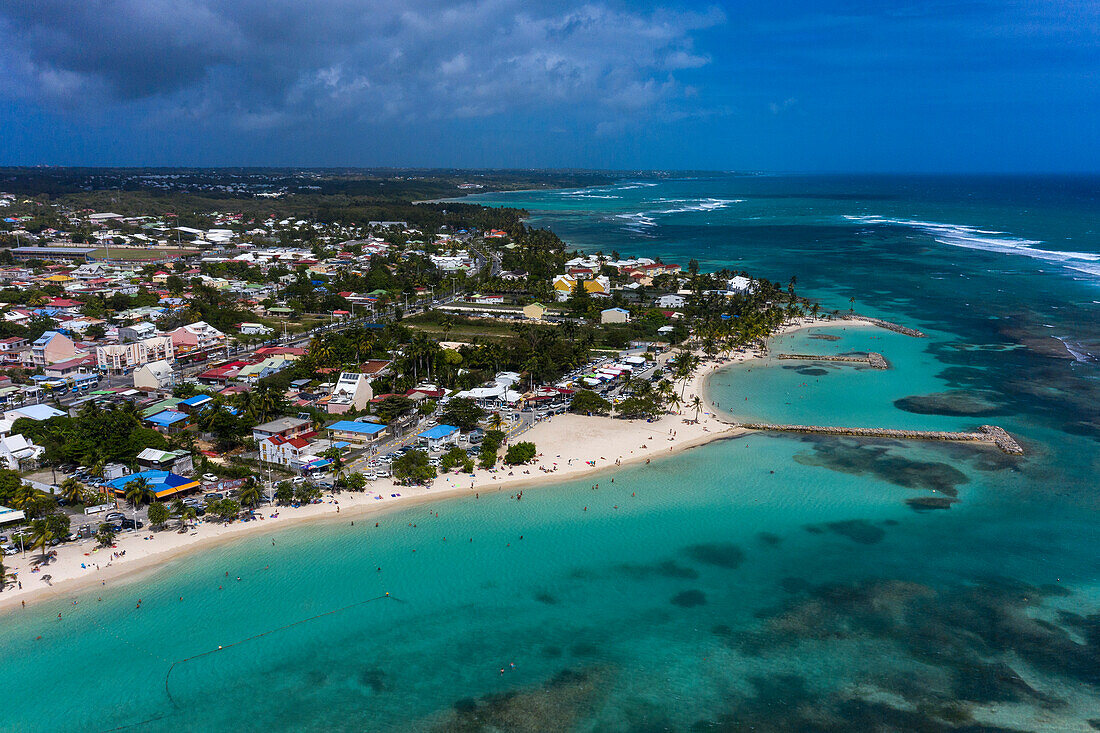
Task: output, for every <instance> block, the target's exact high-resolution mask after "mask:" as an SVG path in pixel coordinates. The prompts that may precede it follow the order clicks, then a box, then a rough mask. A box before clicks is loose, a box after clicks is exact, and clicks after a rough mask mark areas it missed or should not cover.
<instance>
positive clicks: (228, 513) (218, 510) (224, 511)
mask: <svg viewBox="0 0 1100 733" xmlns="http://www.w3.org/2000/svg"><path fill="white" fill-rule="evenodd" d="M206 511H207V512H208V513H210V514H213V515H214V516H215V517H217V518H218V519H220V520H222V521H223V522H225V521H229V520H230V519H234V518H236V516H237V515H238V514H240V513H241V505H240V503H238V502H237V501H236V500H235V499H229V498H225V499H218V500H217V501H212V502H210V503H209V504H207V505H206Z"/></svg>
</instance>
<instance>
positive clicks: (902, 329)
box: [846, 314, 928, 339]
mask: <svg viewBox="0 0 1100 733" xmlns="http://www.w3.org/2000/svg"><path fill="white" fill-rule="evenodd" d="M846 317H847V318H852V319H854V320H857V321H863V322H865V323H871V324H874V325H876V326H878V327H879V328H885V329H886V330H887V331H893V332H894V333H900V334H904V335H906V336H913V337H915V338H919V339H923V338H928V334H926V333H924V332H923V331H918V330H917V329H915V328H909V327H908V326H899V325H898V324H896V323H891V322H890V321H884V320H882V319H881V318H871V317H870V316H860V315H855V314H853V315H850V316H846Z"/></svg>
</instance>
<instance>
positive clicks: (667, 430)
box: [0, 319, 871, 610]
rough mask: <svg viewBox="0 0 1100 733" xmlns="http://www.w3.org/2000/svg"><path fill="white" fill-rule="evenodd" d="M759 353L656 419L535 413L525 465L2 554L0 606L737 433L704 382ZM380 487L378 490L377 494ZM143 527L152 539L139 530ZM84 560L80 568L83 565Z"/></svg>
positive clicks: (570, 476) (706, 370) (703, 372)
mask: <svg viewBox="0 0 1100 733" xmlns="http://www.w3.org/2000/svg"><path fill="white" fill-rule="evenodd" d="M812 326H828V327H836V328H840V327H853V326H856V327H862V328H866V327H871V326H870V324H867V323H865V322H861V321H856V320H848V319H838V320H832V321H824V320H816V321H814V320H811V319H805V320H802V321H797V322H795V323H792V324H790V325H787V326H785V327H783V328H782V329H780V330H779V332H778V333H779V334H783V333H790V332H792V331H795V330H798V329H802V328H808V327H812ZM760 356H761V354H759V353H756V352H747V353H744V354H734V355H733V357H732V358H731V359H718V360H709V361H706V362H704V363H703V364H702V365H701V366H700V368H699V369H697V370H696V373H695V374H694V375H693V376H692V378H691V379H690V380H689V381H688V384H687V385H686V387H685V388H684V390H683V394H684V399H685V403H684V404H683V405H682V406H681V407H680V410H679V412H678V413H673V414H668V415H664V416H662V417H661V418H660V419H659V420H656V421H654V422H646V421H644V420H618V419H612V418H607V417H584V416H581V415H572V414H566V415H558V416H555V417H553V418H551V419H548V420H545V421H542V422H540V423H538V424H536V425H535V426H534V427H532V428H531V429H530V430H529V431H528V432H526V433H525V434H523V435H522V436H521V437H519V438H518V440H525V441H531V442H533V443H534V444H535V445H536V446H537V447H538V449H539V451H540V453H539V456H538V457H537V459H536V461H535V462H534V463H533V464H532V465H530V466H525V467H516V468H512V469H503V470H502V469H496V470H494V471H485V470H481V469H479V470H477V471H475V473H474V474H472V475H471V474H449V475H447V476H440V477H439V478H437V479H436V480H435V482H434V484H433V485H432V487H430V488H428V487H408V486H394V485H393V483H392V482H391V481H389V480H379V481H375V482H373V483H372V484H370V485H368V490H367V491H366V492H364V493H361V494H352V493H348V492H344V493H342V494H339V495H338V496H337V497H335V501H334V500H333V498H331V497H326V498H325V501H324V502H323V503H321V504H313V505H310V506H305V507H300V508H298V509H293V508H290V507H280V508H276V507H271V506H266V507H264V508H263V509H262V510H261V511H259V512H258V513H260V514H262V515H263V516H264V517H265V518H264V519H263V520H261V521H255V522H247V523H243V524H242V523H239V522H238V523H234V524H230V525H228V526H226V525H222V524H216V523H203V524H200V525H199V526H198V527H195V528H193V529H191V530H190V531H189V532H187V533H185V534H180V533H179V532H177V531H175V530H173V529H168V530H162V531H160V532H157V533H150V532H148V531H141V532H130V533H125V534H124V535H121V536H120V537H119V538H118V541H117V547H115V548H113V549H112V548H108V549H103V550H95V549H94V547H95V541H94V540H83V541H81V542H80V543H77V544H72V545H65V546H61V547H59V548H57V553H58V554H57V558H56V559H55V560H53V561H52V562H50V563H49V564H48V565H46V566H43V569H42V571H41V572H33V573H32V572H31V569H32V567H34V565H35V563H36V559H37V553H30V552H28V553H27V556H26V558H24V557H23V556H22V555H13V556H9V557H6V558H4V560H5V564H6V565H7V567H8V571H9V572H17V573H18V580H19V582H21V583H22V588H20V587H19V586H18V585H12V586H11V587H9V588H8V589H7V590H5V591H3V593H0V610H3V609H7V608H11V607H19V606H20V605H21V603H22V602H27V603H31V602H32V601H33V602H37V601H45V600H50V599H58V598H68V597H70V596H71V595H72V594H73V593H75V592H78V591H80V590H82V589H85V588H87V587H89V586H93V585H104V584H106V583H107V582H108V581H111V583H112V585H113V584H114V583H115V582H117V581H118V580H120V579H122V578H123V576H125V577H126V580H132V579H135V578H138V577H141V576H144V575H145V574H146V572H145V571H154V570H156V569H158V568H159V567H161V566H162V565H163V564H165V563H167V562H169V561H171V560H173V559H175V558H177V557H180V556H182V555H185V554H187V553H190V552H195V551H198V550H201V549H203V548H206V547H212V546H216V545H220V544H222V543H224V542H229V541H233V540H236V539H239V538H243V537H248V536H251V535H255V534H259V533H270V532H274V531H277V530H279V529H281V528H284V527H290V526H298V525H301V524H303V523H305V522H316V521H332V520H334V519H336V518H337V517H339V519H340V520H341V521H345V520H346V521H349V522H350V521H351V520H353V519H357V518H359V517H363V516H375V515H381V514H383V513H387V512H390V511H395V510H399V509H406V508H410V507H414V506H417V505H420V504H424V503H427V502H433V501H441V500H445V499H449V498H456V497H461V496H468V495H470V494H473V493H480V492H482V491H489V492H494V491H503V490H506V489H508V490H511V489H519V488H526V487H529V486H536V485H537V486H540V487H545V486H549V485H552V484H555V483H559V482H562V481H569V480H574V479H579V478H581V477H585V476H595V475H597V474H599V473H602V472H604V471H607V470H609V469H614V468H616V467H618V466H625V465H629V464H636V463H640V462H649V461H651V460H653V459H657V458H661V457H664V456H670V455H674V454H677V453H679V452H681V451H684V450H688V449H690V448H694V447H697V446H700V445H704V444H706V443H710V442H712V441H714V440H718V439H722V438H729V437H733V436H736V435H739V434H743V433H745V432H747V431H744V430H740V429H738V428H734V427H732V426H731V425H730V424H729V423H728V422H727V421H726V420H724V419H723V418H721V417H719V416H718V415H716V414H714V412H713V409H712V408H711V407H710V401H708V400H707V396H706V395H707V393H706V385H707V382H708V381H709V378H710V376H711V375H712V374H713V373H714V372H716V371H718V370H719V369H722V368H724V367H728V366H731V365H733V364H737V363H740V362H743V361H746V360H749V359H754V358H759V357H760ZM696 395H698V396H699V397H701V398H702V399H703V402H704V406H705V407H704V409H703V410H702V411H701V412H700V414H699V420H698V422H696V421H695V414H694V411H693V410H692V409H691V408H690V407H688V405H689V404H690V402H691V400H692V398H693V397H694V396H696ZM593 446H599V449H597V450H594V449H593ZM395 494H396V496H392V495H395ZM379 496H380V497H383V498H381V499H379V498H376V497H379ZM272 515H277V516H275V517H273V516H272ZM170 526H171V525H170ZM150 534H152V535H153V537H154V539H146V538H147V537H149V536H150ZM121 551H125V552H126V556H125V557H122V558H112V554H113V553H117V552H121ZM82 563H83V564H84V566H85V567H81V564H82ZM44 576H49V578H50V582H49V583H46V582H45V581H44V580H43V578H44Z"/></svg>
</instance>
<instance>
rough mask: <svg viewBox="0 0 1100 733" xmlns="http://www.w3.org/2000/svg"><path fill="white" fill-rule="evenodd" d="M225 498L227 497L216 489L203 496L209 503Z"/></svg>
mask: <svg viewBox="0 0 1100 733" xmlns="http://www.w3.org/2000/svg"><path fill="white" fill-rule="evenodd" d="M224 498H225V495H224V494H219V493H218V492H216V491H214V492H211V493H209V494H207V495H206V496H204V497H202V500H203V501H205V502H206V503H207V504H209V503H210V502H212V501H221V500H222V499H224Z"/></svg>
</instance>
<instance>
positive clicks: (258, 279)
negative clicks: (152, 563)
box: [0, 186, 820, 603]
mask: <svg viewBox="0 0 1100 733" xmlns="http://www.w3.org/2000/svg"><path fill="white" fill-rule="evenodd" d="M459 187H460V188H461V186H459ZM265 197H266V194H265V193H264V192H258V193H255V194H254V198H265ZM446 206H447V205H446V204H445V203H438V202H436V203H428V204H422V205H420V207H419V209H418V210H423V211H424V212H425V216H424V219H425V221H428V222H431V224H430V225H429V224H426V223H424V222H416V221H405V220H396V219H394V220H383V219H379V220H369V221H366V222H363V221H357V220H353V219H349V220H339V219H329V220H325V219H320V218H316V217H310V218H304V217H299V216H297V215H295V216H286V217H279V216H276V215H273V214H268V215H266V216H259V215H254V214H250V213H242V212H236V211H221V210H218V211H206V212H198V213H196V212H189V213H188V214H187V215H186V216H181V215H177V214H176V213H172V212H168V213H158V214H132V213H129V212H127V213H117V212H114V211H99V210H93V209H90V208H75V207H73V206H71V205H66V204H65V203H63V202H60V201H53V202H45V201H44V200H43V199H42V198H41V197H39V198H23V197H20V196H19V195H15V194H5V193H0V214H2V217H0V219H2V225H3V228H2V230H0V243H2V245H3V248H2V249H0V303H2V305H0V309H2V311H0V316H2V320H0V335H2V336H3V338H0V369H2V376H0V402H2V407H3V419H2V420H0V459H2V461H3V466H2V468H0V534H2V536H0V544H2V547H3V552H4V558H3V570H2V575H3V584H2V586H3V591H2V592H3V599H7V602H9V603H10V602H14V601H15V599H16V598H19V599H20V602H25V601H26V599H29V598H30V597H31V596H32V595H38V596H44V597H49V596H50V594H51V592H52V590H53V589H54V588H55V587H60V586H63V584H64V581H68V580H74V579H79V578H84V579H85V580H86V581H87V580H88V579H99V580H101V581H102V579H103V578H104V577H106V576H107V575H108V574H109V573H111V572H115V571H118V569H119V568H125V567H126V566H127V565H129V564H131V563H132V562H133V561H134V560H136V559H140V558H151V557H155V556H163V555H164V554H165V553H168V552H171V551H174V550H180V549H182V548H185V547H190V546H194V545H196V544H198V543H199V542H200V541H202V540H205V539H207V538H211V537H215V536H228V535H231V534H234V533H237V532H241V531H248V530H250V529H253V528H256V529H258V528H261V527H269V526H271V523H272V522H285V521H286V520H288V519H292V518H298V519H305V518H310V517H321V516H327V515H330V514H333V513H336V512H339V511H341V509H344V510H345V511H367V510H377V509H378V508H380V507H383V506H385V507H388V506H393V505H399V504H402V503H408V502H410V501H416V500H423V499H424V498H425V497H428V496H441V495H449V494H457V493H464V492H471V491H472V492H474V493H478V492H480V491H486V490H504V489H506V488H514V487H517V486H521V485H524V484H526V483H528V482H530V481H532V480H537V479H538V478H539V477H541V478H545V477H546V474H558V475H560V476H563V477H565V476H572V475H579V474H581V473H585V472H592V471H597V470H600V469H601V468H605V467H607V466H611V465H622V464H623V463H626V462H633V461H640V460H647V461H648V460H649V459H650V458H651V457H654V456H657V455H660V454H662V453H664V454H667V453H669V452H671V451H673V450H676V449H682V448H685V447H689V446H691V445H696V444H699V443H701V442H706V441H708V440H711V439H713V438H714V437H715V436H717V435H719V434H722V433H723V432H725V431H728V430H730V429H731V428H730V426H729V425H728V424H726V423H724V422H722V421H721V420H719V419H718V417H717V416H716V415H715V414H714V411H713V410H711V409H710V407H709V405H708V404H707V403H706V402H705V401H704V399H703V397H702V395H703V389H702V380H703V379H704V378H705V376H706V374H707V372H708V371H709V369H713V368H714V367H716V366H717V365H718V364H720V363H725V362H727V361H728V360H731V359H734V360H735V359H744V358H749V357H751V356H753V355H754V354H759V353H761V351H762V350H763V349H764V348H766V346H765V340H766V338H767V337H768V336H769V335H771V334H773V333H775V332H776V331H777V330H779V329H782V328H790V327H792V326H795V325H800V324H804V323H807V322H810V321H812V320H813V319H814V318H817V317H819V315H820V314H819V309H818V307H817V306H816V305H815V304H811V303H808V302H806V301H804V300H803V299H801V298H799V297H798V296H797V295H796V293H795V290H794V281H793V280H792V282H790V283H788V284H786V285H782V284H779V283H771V282H768V281H766V280H762V279H754V278H752V277H750V276H749V274H748V273H735V272H729V271H722V272H716V273H703V272H701V271H700V269H699V266H698V264H697V263H696V262H695V261H694V260H691V261H690V262H688V263H685V264H684V265H681V264H679V263H667V262H662V261H659V260H657V259H652V258H645V257H629V256H623V255H621V254H620V253H618V252H612V253H602V252H595V253H593V252H575V251H568V250H567V249H566V247H565V245H564V244H563V243H562V242H561V240H559V239H558V238H557V237H556V236H554V235H553V234H552V233H550V232H549V231H546V230H538V229H533V228H530V227H528V226H527V225H526V224H525V223H524V221H523V218H522V212H518V211H512V210H490V209H484V208H483V207H469V206H467V207H466V208H465V210H463V211H461V212H460V213H458V214H454V213H452V212H449V211H447V208H446ZM183 221H186V222H187V223H186V224H184V223H183ZM440 221H442V222H444V223H438V222H440ZM486 221H489V222H490V224H489V225H486V224H485V223H484V222H486ZM596 445H599V446H601V447H600V449H599V450H595V452H594V449H593V446H596ZM3 599H0V602H2V600H3Z"/></svg>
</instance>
